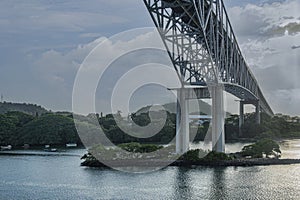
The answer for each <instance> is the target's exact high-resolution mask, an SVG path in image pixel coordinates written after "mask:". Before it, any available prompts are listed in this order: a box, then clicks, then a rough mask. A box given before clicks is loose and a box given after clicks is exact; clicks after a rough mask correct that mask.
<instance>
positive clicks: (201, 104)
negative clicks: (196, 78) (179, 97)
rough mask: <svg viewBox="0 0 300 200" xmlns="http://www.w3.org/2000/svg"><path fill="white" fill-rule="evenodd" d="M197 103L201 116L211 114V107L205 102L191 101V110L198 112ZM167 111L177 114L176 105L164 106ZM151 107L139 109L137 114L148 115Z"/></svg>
mask: <svg viewBox="0 0 300 200" xmlns="http://www.w3.org/2000/svg"><path fill="white" fill-rule="evenodd" d="M197 102H198V107H199V109H200V112H201V114H208V115H209V114H210V112H211V106H210V105H209V104H208V103H206V102H204V101H201V100H199V101H190V105H189V110H190V111H193V110H197ZM162 106H163V107H164V108H165V110H166V111H168V112H170V113H176V107H177V105H176V103H167V104H164V105H162ZM150 107H151V106H150V105H149V106H145V107H143V108H141V109H139V110H138V111H137V112H136V114H137V115H139V114H141V113H148V112H149V109H150ZM191 114H195V113H191Z"/></svg>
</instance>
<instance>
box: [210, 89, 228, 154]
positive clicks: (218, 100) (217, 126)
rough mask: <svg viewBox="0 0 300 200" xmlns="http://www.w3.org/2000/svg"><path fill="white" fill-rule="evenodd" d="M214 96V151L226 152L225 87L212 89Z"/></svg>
mask: <svg viewBox="0 0 300 200" xmlns="http://www.w3.org/2000/svg"><path fill="white" fill-rule="evenodd" d="M211 96H212V150H213V151H216V152H223V153H224V152H225V132H224V120H225V116H224V115H225V112H224V93H223V86H222V85H221V84H218V85H216V86H212V87H211Z"/></svg>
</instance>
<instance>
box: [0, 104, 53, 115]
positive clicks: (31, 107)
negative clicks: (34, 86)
mask: <svg viewBox="0 0 300 200" xmlns="http://www.w3.org/2000/svg"><path fill="white" fill-rule="evenodd" d="M11 111H18V112H23V113H26V114H29V115H34V116H35V115H36V113H38V115H42V114H44V113H48V112H49V111H48V110H46V109H45V108H43V107H42V106H39V105H36V104H27V103H11V102H0V114H4V113H7V112H11Z"/></svg>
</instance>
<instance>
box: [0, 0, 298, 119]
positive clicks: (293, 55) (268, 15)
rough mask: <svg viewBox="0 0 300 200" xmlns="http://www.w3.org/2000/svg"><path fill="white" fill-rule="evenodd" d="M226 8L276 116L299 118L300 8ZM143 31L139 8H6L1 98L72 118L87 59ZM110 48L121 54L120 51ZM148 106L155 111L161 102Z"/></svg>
mask: <svg viewBox="0 0 300 200" xmlns="http://www.w3.org/2000/svg"><path fill="white" fill-rule="evenodd" d="M224 2H225V4H226V7H227V11H228V14H229V17H230V20H231V23H232V26H233V29H234V32H235V34H236V37H237V39H238V42H239V45H240V48H241V50H242V53H243V55H244V57H245V59H246V61H247V63H248V65H249V67H250V69H251V71H252V72H253V73H254V75H255V77H256V79H257V80H258V82H259V84H260V87H261V89H262V90H263V93H264V95H265V97H266V99H267V101H268V102H269V104H270V106H271V107H272V108H273V110H274V112H275V113H286V114H290V115H300V106H299V103H300V80H299V77H300V1H299V0H275V1H270V0H224ZM143 27H153V23H152V21H151V19H150V16H149V14H148V11H147V10H146V8H145V6H144V4H143V2H142V1H141V0H110V1H104V0H86V1H80V0H72V1H71V0H26V1H23V0H14V1H10V0H3V1H0V52H1V54H0V93H1V94H3V96H4V100H5V101H12V102H28V103H36V104H39V105H42V106H45V107H46V108H47V109H51V110H54V111H56V110H68V111H70V110H71V109H72V91H73V86H74V82H75V77H76V74H77V72H78V70H79V68H80V65H81V64H82V63H83V61H84V59H85V58H86V56H87V55H88V54H89V53H90V52H91V51H92V50H93V49H94V48H95V47H96V46H97V45H98V44H99V43H101V42H102V41H104V40H105V39H107V38H110V37H112V36H113V35H115V34H118V33H120V32H123V31H128V30H130V29H134V28H143ZM141 34H144V36H145V37H141V38H139V39H136V40H131V41H128V42H131V45H135V44H138V42H140V39H141V40H143V41H146V39H147V37H146V36H147V33H141ZM106 48H107V52H109V50H111V51H115V50H116V48H118V45H114V44H112V45H111V46H107V47H106ZM139 58H140V59H141V60H145V59H146V58H143V57H141V56H139ZM127 64H128V63H127ZM125 65H126V64H124V66H125ZM108 81H109V80H108ZM156 89H157V90H160V88H156ZM141 94H143V93H142V92H141ZM101 95H102V93H101V92H100V94H98V96H99V99H101ZM168 95H169V96H170V95H171V94H167V95H166V97H165V100H166V99H168V98H169V97H168ZM142 96H143V95H142ZM146 99H148V102H147V103H149V102H150V103H153V101H155V95H154V94H152V97H151V98H149V97H147V98H146ZM153 99H154V100H153ZM162 99H163V98H162ZM99 101H100V100H99ZM102 101H103V99H102ZM154 103H155V102H154ZM99 104H100V105H102V104H101V102H99ZM100 107H101V106H100ZM102 107H105V103H103V105H102ZM235 107H236V108H238V106H237V105H236V106H235ZM100 110H101V109H100ZM103 111H104V112H106V111H105V109H103Z"/></svg>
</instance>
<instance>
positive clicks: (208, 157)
mask: <svg viewBox="0 0 300 200" xmlns="http://www.w3.org/2000/svg"><path fill="white" fill-rule="evenodd" d="M232 159H233V158H232V157H231V156H229V155H227V154H225V153H219V152H215V151H210V152H206V151H203V150H202V149H194V150H189V151H188V152H186V153H185V154H183V155H182V156H181V157H180V158H179V160H182V161H192V162H195V161H205V162H210V161H224V160H232Z"/></svg>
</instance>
